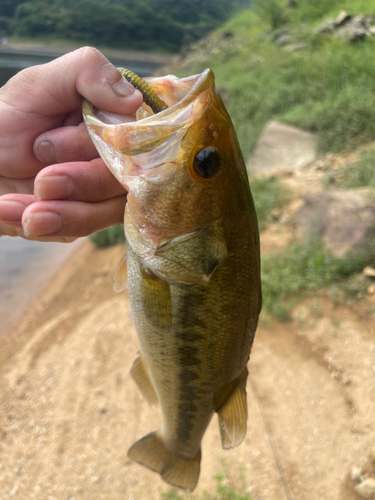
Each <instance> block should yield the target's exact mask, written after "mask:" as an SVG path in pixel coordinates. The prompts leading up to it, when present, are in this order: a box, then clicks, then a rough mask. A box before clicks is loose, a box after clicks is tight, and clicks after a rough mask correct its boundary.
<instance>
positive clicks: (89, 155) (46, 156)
mask: <svg viewBox="0 0 375 500" xmlns="http://www.w3.org/2000/svg"><path fill="white" fill-rule="evenodd" d="M34 154H35V156H36V157H37V158H38V160H40V161H41V162H43V163H47V164H52V163H63V162H70V161H89V160H92V159H93V158H97V157H98V156H99V155H98V152H97V150H96V149H95V146H94V144H93V143H92V141H91V139H90V136H89V134H88V132H87V129H86V126H85V124H84V123H81V124H80V125H79V126H78V127H62V128H58V129H55V130H50V131H48V132H45V133H44V134H42V135H40V136H39V137H37V139H36V140H35V142H34Z"/></svg>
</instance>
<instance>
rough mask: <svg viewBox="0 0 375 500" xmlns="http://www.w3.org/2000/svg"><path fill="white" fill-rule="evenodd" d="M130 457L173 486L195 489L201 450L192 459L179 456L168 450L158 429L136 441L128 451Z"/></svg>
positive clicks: (189, 489)
mask: <svg viewBox="0 0 375 500" xmlns="http://www.w3.org/2000/svg"><path fill="white" fill-rule="evenodd" d="M128 457H129V458H131V459H132V460H134V461H135V462H138V463H140V464H141V465H144V466H145V467H148V468H149V469H151V470H153V471H155V472H158V473H159V474H160V476H161V478H162V479H163V480H164V481H166V482H167V483H168V484H171V485H172V486H177V487H178V488H182V489H184V490H188V491H193V490H194V488H195V486H196V485H197V482H198V478H199V473H200V462H201V451H200V450H199V451H198V453H197V455H196V456H195V457H193V458H192V459H188V458H183V457H179V456H178V455H175V454H174V453H171V452H170V451H169V450H167V448H166V447H165V446H164V443H163V440H162V438H161V436H160V433H159V432H158V431H156V432H151V433H150V434H147V436H145V437H143V438H142V439H140V440H139V441H137V442H136V443H134V444H133V446H132V447H131V448H130V449H129V451H128Z"/></svg>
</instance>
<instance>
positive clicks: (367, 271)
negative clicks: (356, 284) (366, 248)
mask: <svg viewBox="0 0 375 500" xmlns="http://www.w3.org/2000/svg"><path fill="white" fill-rule="evenodd" d="M363 275H364V276H367V277H368V278H375V269H374V268H372V267H370V266H367V267H365V268H364V270H363Z"/></svg>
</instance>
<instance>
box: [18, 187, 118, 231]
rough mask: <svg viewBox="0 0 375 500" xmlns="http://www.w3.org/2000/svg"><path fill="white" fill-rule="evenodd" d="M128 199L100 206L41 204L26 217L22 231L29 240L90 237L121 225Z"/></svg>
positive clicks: (115, 199)
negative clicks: (46, 237) (32, 238)
mask: <svg viewBox="0 0 375 500" xmlns="http://www.w3.org/2000/svg"><path fill="white" fill-rule="evenodd" d="M125 203H126V196H125V195H122V196H117V197H116V198H112V199H110V200H106V201H101V202H98V203H85V202H79V201H69V202H66V201H40V202H36V203H33V204H32V205H30V206H29V207H28V208H26V210H25V211H24V213H23V216H22V227H23V231H24V233H25V235H26V236H28V237H29V236H31V237H34V238H35V237H38V238H40V237H45V236H49V237H62V236H68V237H71V236H74V237H80V236H87V235H89V234H91V233H93V232H96V231H99V230H101V229H104V228H106V227H109V226H113V225H115V224H121V222H122V220H123V216H124V210H125Z"/></svg>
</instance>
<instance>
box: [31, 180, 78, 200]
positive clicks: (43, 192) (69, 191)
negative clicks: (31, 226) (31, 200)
mask: <svg viewBox="0 0 375 500" xmlns="http://www.w3.org/2000/svg"><path fill="white" fill-rule="evenodd" d="M74 192H75V184H74V181H73V179H72V178H71V177H70V175H46V176H44V177H40V178H39V179H38V180H37V181H36V183H35V185H34V196H35V198H36V199H37V200H39V201H41V200H66V199H69V198H71V197H72V196H73V194H74Z"/></svg>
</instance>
